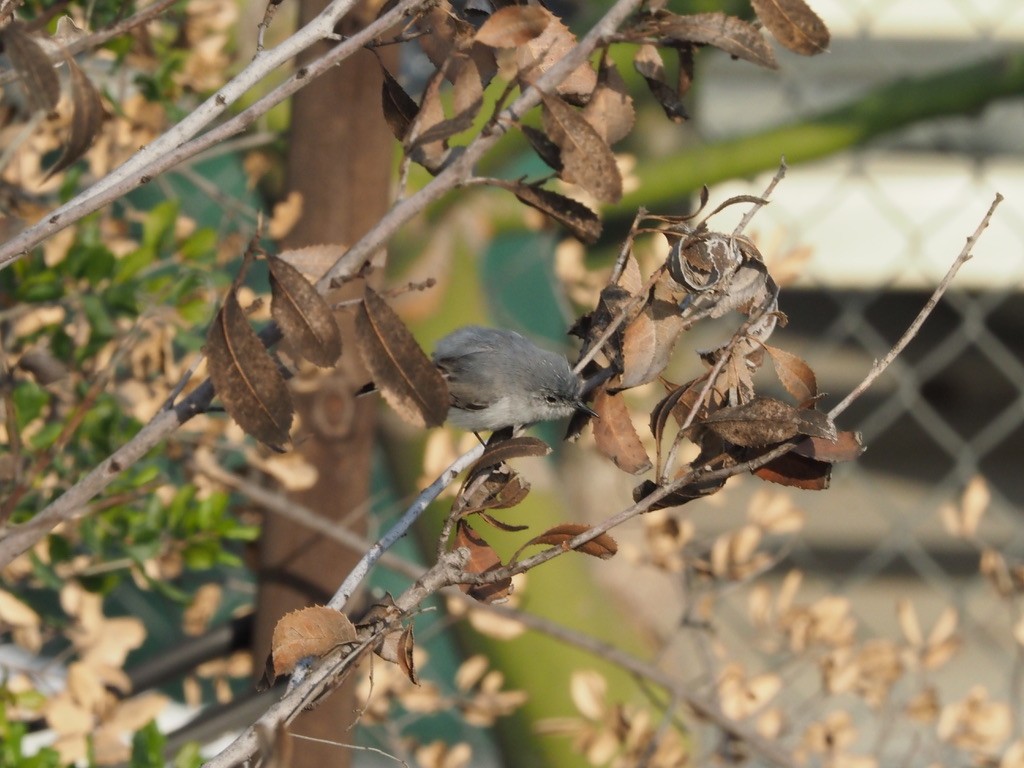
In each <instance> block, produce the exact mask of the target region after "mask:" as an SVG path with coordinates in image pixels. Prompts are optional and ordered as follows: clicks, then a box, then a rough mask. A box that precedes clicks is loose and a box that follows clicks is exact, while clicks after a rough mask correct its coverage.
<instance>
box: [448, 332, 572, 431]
mask: <svg viewBox="0 0 1024 768" xmlns="http://www.w3.org/2000/svg"><path fill="white" fill-rule="evenodd" d="M434 363H435V364H436V365H437V367H438V368H439V369H440V370H441V372H442V373H444V375H445V377H446V378H447V380H448V390H449V392H450V394H451V408H450V409H449V411H448V420H449V421H450V422H451V423H453V424H455V425H456V426H458V427H462V428H463V429H469V430H473V431H477V432H478V431H481V430H496V429H501V428H503V427H508V426H512V425H515V424H532V423H534V422H538V421H551V420H553V419H561V418H564V417H566V416H569V415H571V414H572V413H573V412H574V411H576V410H579V409H582V410H589V409H588V408H587V407H586V406H585V405H583V403H582V402H581V401H580V395H581V393H582V390H583V382H582V380H581V379H580V377H579V376H578V375H577V374H575V373H573V371H572V369H571V368H570V367H569V363H568V361H567V360H566V359H565V358H564V357H563V356H562V355H559V354H558V353H556V352H550V351H548V350H546V349H541V348H540V347H538V346H537V345H536V344H534V343H533V342H532V341H530V340H529V339H526V338H525V337H523V336H521V335H519V334H518V333H516V332H514V331H506V330H501V329H497V328H482V327H480V326H467V327H465V328H460V329H458V330H457V331H454V332H453V333H451V334H449V335H448V336H446V337H445V338H443V339H441V341H439V342H438V344H437V347H436V348H435V350H434Z"/></svg>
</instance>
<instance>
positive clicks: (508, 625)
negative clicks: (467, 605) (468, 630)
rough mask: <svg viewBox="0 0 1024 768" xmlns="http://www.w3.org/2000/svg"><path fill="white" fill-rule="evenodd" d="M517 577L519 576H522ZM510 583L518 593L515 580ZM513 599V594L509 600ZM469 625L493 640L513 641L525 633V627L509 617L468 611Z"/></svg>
mask: <svg viewBox="0 0 1024 768" xmlns="http://www.w3.org/2000/svg"><path fill="white" fill-rule="evenodd" d="M519 575H520V576H521V575H522V574H519ZM512 581H513V585H514V587H515V589H516V591H517V592H518V590H519V586H518V585H517V584H516V578H515V577H513V580H512ZM515 597H516V595H515V593H513V594H512V596H511V598H512V599H515ZM469 625H470V626H471V627H473V629H474V630H476V631H477V632H479V633H480V634H481V635H484V636H486V637H490V638H492V639H494V640H503V641H507V640H514V639H515V638H517V637H519V636H520V635H522V634H523V633H524V632H526V625H525V624H523V623H522V622H521V621H518V620H516V619H515V618H513V617H511V616H499V615H498V614H496V613H487V612H485V611H470V614H469Z"/></svg>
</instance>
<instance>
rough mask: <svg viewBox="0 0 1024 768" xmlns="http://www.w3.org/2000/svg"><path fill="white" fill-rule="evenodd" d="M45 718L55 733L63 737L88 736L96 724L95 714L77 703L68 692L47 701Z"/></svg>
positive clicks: (44, 712)
mask: <svg viewBox="0 0 1024 768" xmlns="http://www.w3.org/2000/svg"><path fill="white" fill-rule="evenodd" d="M43 716H44V717H45V718H46V722H47V724H48V725H49V726H50V727H51V728H52V729H53V730H54V732H55V733H57V734H59V735H61V736H70V735H75V734H87V733H89V732H90V731H92V729H93V726H94V724H95V718H94V716H93V714H92V713H91V712H89V710H88V709H86V708H85V707H83V706H81V705H79V704H77V703H75V701H74V700H73V699H72V698H71V694H70V693H69V692H67V691H63V692H61V693H58V694H57V695H56V696H52V697H50V699H49V700H47V702H46V704H44V705H43Z"/></svg>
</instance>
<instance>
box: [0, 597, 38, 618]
mask: <svg viewBox="0 0 1024 768" xmlns="http://www.w3.org/2000/svg"><path fill="white" fill-rule="evenodd" d="M39 623H40V618H39V614H38V613H36V612H35V611H34V610H32V609H31V608H29V607H28V606H27V605H26V604H25V603H23V602H22V601H21V600H19V599H18V598H16V597H15V596H14V595H12V594H11V593H10V592H8V591H6V590H4V589H0V625H6V626H8V627H38V626H39Z"/></svg>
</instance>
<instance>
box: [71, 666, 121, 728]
mask: <svg viewBox="0 0 1024 768" xmlns="http://www.w3.org/2000/svg"><path fill="white" fill-rule="evenodd" d="M67 690H68V693H70V694H71V698H72V699H73V700H74V702H75V703H76V704H77V705H78V706H80V707H82V708H83V709H84V710H86V711H87V712H91V713H92V714H94V715H102V714H103V712H104V710H105V709H106V708H107V706H108V704H109V702H110V700H111V697H110V695H109V694H108V693H107V689H106V686H104V685H103V681H102V680H101V679H100V678H99V677H97V675H96V674H95V672H94V671H93V667H92V666H91V665H89V664H85V663H83V662H81V661H73V662H72V663H70V664H68V670H67Z"/></svg>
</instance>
